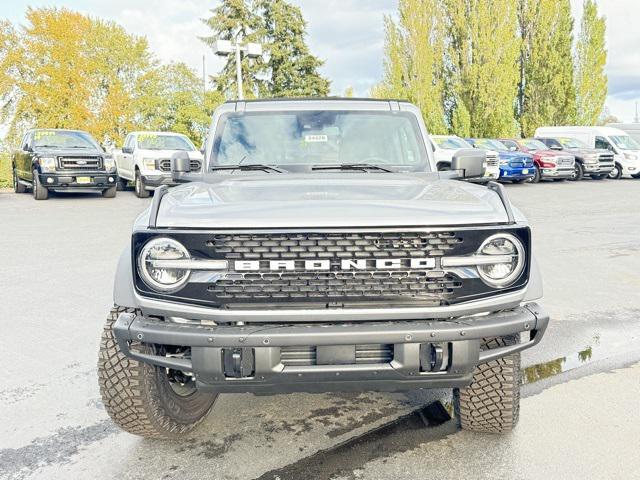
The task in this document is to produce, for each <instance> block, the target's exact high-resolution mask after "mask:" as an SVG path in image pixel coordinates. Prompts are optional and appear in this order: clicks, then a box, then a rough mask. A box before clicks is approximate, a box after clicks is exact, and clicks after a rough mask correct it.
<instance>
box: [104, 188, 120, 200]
mask: <svg viewBox="0 0 640 480" xmlns="http://www.w3.org/2000/svg"><path fill="white" fill-rule="evenodd" d="M117 190H118V186H117V185H114V186H113V187H109V188H107V189H106V190H102V196H103V197H104V198H113V197H115V196H116V191H117Z"/></svg>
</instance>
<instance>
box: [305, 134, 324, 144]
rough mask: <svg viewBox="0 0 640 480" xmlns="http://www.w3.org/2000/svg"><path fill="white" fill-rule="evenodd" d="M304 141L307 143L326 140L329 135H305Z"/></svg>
mask: <svg viewBox="0 0 640 480" xmlns="http://www.w3.org/2000/svg"><path fill="white" fill-rule="evenodd" d="M304 141H305V142H307V143H318V142H328V141H329V137H328V136H327V135H305V136H304Z"/></svg>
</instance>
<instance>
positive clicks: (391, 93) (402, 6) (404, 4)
mask: <svg viewBox="0 0 640 480" xmlns="http://www.w3.org/2000/svg"><path fill="white" fill-rule="evenodd" d="M442 13H443V12H442V8H441V2H440V1H439V0H400V3H399V6H398V20H397V22H396V21H394V20H393V18H391V17H386V18H385V50H384V76H383V80H382V82H381V83H380V84H379V85H376V86H375V87H374V88H373V89H372V91H371V94H372V96H375V97H391V98H406V99H408V100H410V101H411V102H413V103H415V104H416V105H417V106H418V107H419V108H420V109H421V111H422V115H423V117H424V121H425V123H426V125H427V128H428V129H429V131H430V132H432V133H435V134H438V133H446V131H447V130H448V129H447V125H446V121H445V114H444V106H443V105H444V99H445V97H444V95H445V90H444V76H443V72H444V49H445V46H444V45H445V33H446V31H445V25H444V19H443V15H442Z"/></svg>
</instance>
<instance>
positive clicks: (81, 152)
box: [33, 147, 109, 157]
mask: <svg viewBox="0 0 640 480" xmlns="http://www.w3.org/2000/svg"><path fill="white" fill-rule="evenodd" d="M33 153H35V154H36V155H38V156H39V157H87V156H95V155H100V156H103V157H108V156H109V155H107V154H106V153H104V152H103V151H102V150H98V149H97V148H42V147H36V148H34V149H33Z"/></svg>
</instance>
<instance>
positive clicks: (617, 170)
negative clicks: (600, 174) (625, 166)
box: [607, 163, 622, 180]
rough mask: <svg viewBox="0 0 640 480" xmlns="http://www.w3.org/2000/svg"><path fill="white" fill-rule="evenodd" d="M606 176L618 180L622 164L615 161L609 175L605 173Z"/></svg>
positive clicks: (620, 176)
mask: <svg viewBox="0 0 640 480" xmlns="http://www.w3.org/2000/svg"><path fill="white" fill-rule="evenodd" d="M607 178H610V179H611V180H620V179H621V178H622V165H620V164H619V163H616V164H615V166H614V167H613V170H611V171H610V172H609V175H607Z"/></svg>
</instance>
